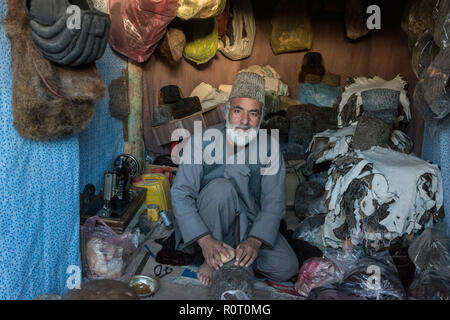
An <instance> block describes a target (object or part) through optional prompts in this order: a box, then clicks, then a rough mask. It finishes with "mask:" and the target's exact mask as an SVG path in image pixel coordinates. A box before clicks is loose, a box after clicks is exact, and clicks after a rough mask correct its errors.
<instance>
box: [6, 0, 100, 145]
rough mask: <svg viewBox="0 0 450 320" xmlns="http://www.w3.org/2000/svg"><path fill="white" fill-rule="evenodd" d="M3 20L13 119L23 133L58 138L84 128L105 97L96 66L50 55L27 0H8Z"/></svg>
mask: <svg viewBox="0 0 450 320" xmlns="http://www.w3.org/2000/svg"><path fill="white" fill-rule="evenodd" d="M7 3H8V12H7V15H6V18H5V20H4V22H3V23H4V26H5V30H6V34H7V36H8V38H9V39H10V41H11V60H12V61H11V62H12V74H13V94H12V106H13V121H14V126H15V127H16V129H17V131H18V132H19V134H20V135H22V136H23V137H25V138H28V139H32V140H53V139H59V138H62V137H64V136H67V135H71V134H75V133H79V132H81V131H82V130H83V129H84V128H85V127H86V126H87V124H88V123H89V122H90V121H91V119H92V117H93V115H94V104H93V102H95V101H98V100H100V99H102V98H103V97H104V96H105V93H106V88H105V86H104V84H103V83H102V80H101V78H100V75H99V73H98V70H97V68H96V66H95V65H94V64H93V65H91V66H89V67H84V68H76V69H71V68H67V67H62V66H59V65H56V64H53V63H52V62H50V61H48V60H47V59H45V58H44V57H43V55H42V53H41V51H40V50H39V49H38V48H37V47H36V45H35V44H34V42H33V40H32V38H31V31H30V28H29V22H28V20H27V18H26V16H25V11H24V8H23V3H22V1H17V0H7Z"/></svg>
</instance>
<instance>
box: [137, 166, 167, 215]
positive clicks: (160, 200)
mask: <svg viewBox="0 0 450 320" xmlns="http://www.w3.org/2000/svg"><path fill="white" fill-rule="evenodd" d="M133 185H134V186H136V187H140V188H145V189H147V194H146V197H145V204H146V205H149V204H157V205H158V207H159V210H165V211H167V210H171V209H172V204H171V202H170V182H169V179H168V178H167V176H166V175H164V174H159V173H148V174H143V175H142V181H139V182H134V183H133Z"/></svg>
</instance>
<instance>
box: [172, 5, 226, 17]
mask: <svg viewBox="0 0 450 320" xmlns="http://www.w3.org/2000/svg"><path fill="white" fill-rule="evenodd" d="M225 5H226V0H178V9H177V17H178V18H181V19H183V20H189V19H207V18H212V17H216V16H218V15H220V14H221V13H222V12H223V10H224V9H225Z"/></svg>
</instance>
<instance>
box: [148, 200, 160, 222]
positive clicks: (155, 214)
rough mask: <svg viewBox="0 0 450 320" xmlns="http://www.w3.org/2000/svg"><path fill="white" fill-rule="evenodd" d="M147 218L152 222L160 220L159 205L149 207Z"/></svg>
mask: <svg viewBox="0 0 450 320" xmlns="http://www.w3.org/2000/svg"><path fill="white" fill-rule="evenodd" d="M147 218H148V219H149V220H151V221H152V222H157V221H158V220H159V207H158V205H157V204H149V205H148V206H147Z"/></svg>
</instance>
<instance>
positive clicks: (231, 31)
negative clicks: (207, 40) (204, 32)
mask: <svg viewBox="0 0 450 320" xmlns="http://www.w3.org/2000/svg"><path fill="white" fill-rule="evenodd" d="M228 1H230V0H228ZM231 11H232V15H231V23H229V24H228V29H227V32H226V33H225V35H224V36H223V37H222V39H221V41H220V42H219V46H220V52H222V53H223V55H224V56H226V57H227V58H229V59H231V60H241V59H245V58H247V57H249V56H250V55H251V53H252V50H253V43H254V41H255V35H256V23H255V18H254V17H253V7H252V2H251V0H234V1H232V2H231ZM219 34H220V32H219Z"/></svg>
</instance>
